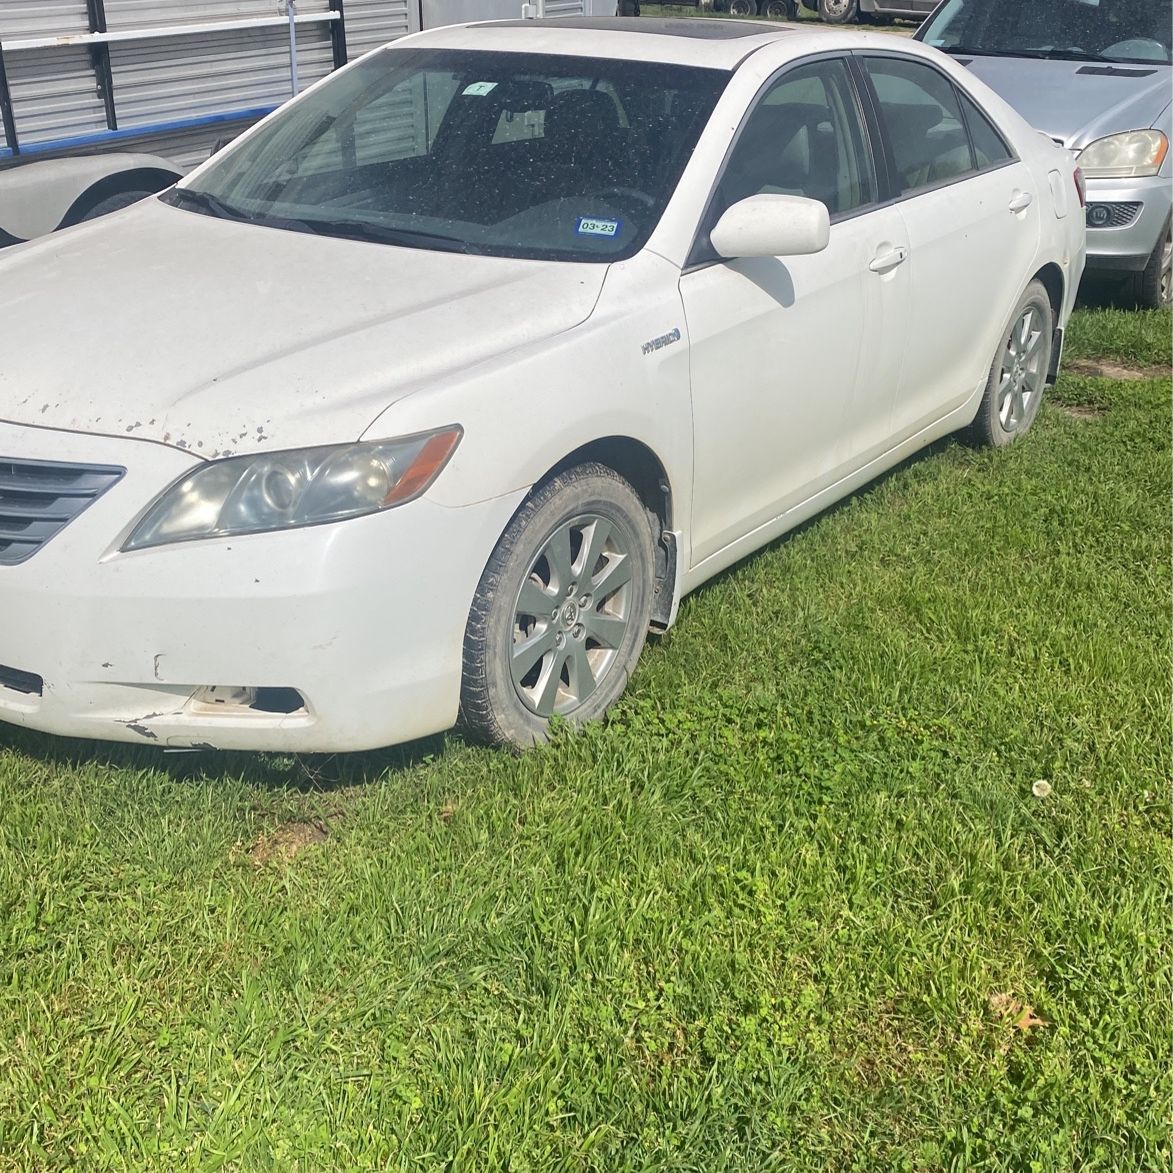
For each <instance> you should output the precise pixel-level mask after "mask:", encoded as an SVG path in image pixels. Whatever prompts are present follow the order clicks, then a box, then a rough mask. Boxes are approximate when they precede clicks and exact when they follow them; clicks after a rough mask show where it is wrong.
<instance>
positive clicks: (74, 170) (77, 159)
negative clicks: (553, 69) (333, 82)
mask: <svg viewBox="0 0 1173 1173" xmlns="http://www.w3.org/2000/svg"><path fill="white" fill-rule="evenodd" d="M535 8H540V9H542V10H544V15H546V16H561V15H566V16H571V15H583V14H586V15H611V14H613V13H614V12H615V3H614V0H545V2H544V3H541V0H539V4H538V5H536V6H530V12H531V13H533V14H536V12H535V11H534V9H535ZM521 11H522V4H521V0H0V247H3V246H4V245H7V244H15V243H19V242H21V241H24V240H28V239H31V238H32V237H34V236H41V235H44V234H45V233H47V232H52V231H54V230H56V229H58V228H64V227H68V226H69V225H71V224H77V223H79V222H81V221H83V220H89V219H93V218H94V217H95V216H100V215H103V214H105V213H106V212H110V211H113V210H115V209H116V208H119V207H124V206H126V205H127V204H129V203H133V202H134V201H135V200H138V199H142V198H143V197H144V196H146V195H149V194H150V193H152V192H156V191H160V190H162V189H163V188H165V187H167V186H169V185H170V184H172V183H174V182H175V181H176V180H177V179H178V178H180V177H181V176H182V175H183V174H184V173H185V172H186V171H187V170H189V169H190V168H191V167H193V166H194V165H195V164H196V163H198V162H200V161H202V160H203V159H205V158H207V156H208V153H209V151H210V150H212V149H213V148H214V146H215V144H216V143H217V142H218V141H220V140H221V139H225V138H230V137H232V136H233V135H236V134H239V133H240V132H241V131H242V130H244V129H245V128H246V127H247V126H250V125H251V124H252V123H253V122H255V121H256V120H257V119H258V118H262V117H264V115H266V114H268V113H269V112H270V111H272V110H274V109H275V108H276V107H277V106H279V105H280V104H281V103H282V102H283V101H285V100H286V99H288V98H289V97H290V96H291V95H293V94H296V93H298V92H300V90H302V89H304V88H305V87H306V86H307V85H309V84H311V83H312V82H315V81H317V80H318V79H319V78H321V77H324V76H325V75H326V74H327V73H329V72H330V71H331V70H333V69H337V68H338V67H340V66H342V65H345V64H346V62H347V61H348V60H350V59H353V58H355V57H358V56H360V55H361V54H363V53H366V52H367V51H368V50H370V49H373V48H375V47H377V46H378V45H381V44H383V43H384V42H386V41H390V40H393V39H394V38H396V37H401V36H404V35H405V34H407V33H411V32H416V31H418V30H420V29H425V28H435V27H437V26H439V25H444V24H454V23H458V22H461V21H468V20H494V19H501V18H509V17H516V16H518V15H519V14H520V13H521Z"/></svg>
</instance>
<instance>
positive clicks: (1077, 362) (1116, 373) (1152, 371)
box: [1064, 358, 1170, 383]
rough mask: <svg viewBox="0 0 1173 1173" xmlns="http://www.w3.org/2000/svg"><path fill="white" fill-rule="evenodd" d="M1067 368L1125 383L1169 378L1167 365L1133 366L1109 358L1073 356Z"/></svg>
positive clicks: (1076, 372)
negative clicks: (1111, 360)
mask: <svg viewBox="0 0 1173 1173" xmlns="http://www.w3.org/2000/svg"><path fill="white" fill-rule="evenodd" d="M1064 365H1065V369H1066V370H1068V371H1070V372H1071V373H1072V374H1073V375H1088V376H1090V377H1091V378H1093V379H1116V380H1118V381H1121V382H1125V383H1140V382H1143V381H1145V380H1148V379H1167V378H1168V377H1169V374H1170V372H1169V369H1168V368H1167V367H1132V366H1125V365H1123V364H1122V363H1117V362H1110V361H1109V360H1107V359H1090V358H1073V359H1071V360H1070V361H1069V362H1067V363H1066V364H1064Z"/></svg>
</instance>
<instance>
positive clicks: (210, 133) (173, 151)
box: [132, 122, 249, 171]
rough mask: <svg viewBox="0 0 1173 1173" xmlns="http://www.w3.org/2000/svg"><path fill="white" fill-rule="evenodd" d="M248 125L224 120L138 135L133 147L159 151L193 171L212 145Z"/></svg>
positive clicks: (137, 149) (153, 153) (146, 150)
mask: <svg viewBox="0 0 1173 1173" xmlns="http://www.w3.org/2000/svg"><path fill="white" fill-rule="evenodd" d="M248 127H249V123H247V122H239V123H230V122H221V123H217V124H216V125H215V126H204V127H199V128H196V129H192V130H181V131H176V132H174V133H170V134H150V135H144V136H143V137H142V138H139V139H135V141H134V146H133V148H132V149H133V150H135V151H143V152H144V153H146V154H148V155H159V156H160V157H161V158H163V159H167V160H168V161H169V162H171V163H174V164H176V166H178V167H180V168H182V169H183V170H184V171H189V170H191V168H192V167H195V166H197V165H198V164H200V163H202V162H203V161H204V160H205V159H206V158H207V157H208V156H209V155H210V154H211V153H212V147H213V146H215V144H216V143H217V142H219V141H220V139H223V138H232V137H234V136H235V135H238V134H240V133H241V132H242V131H245V130H247V129H248Z"/></svg>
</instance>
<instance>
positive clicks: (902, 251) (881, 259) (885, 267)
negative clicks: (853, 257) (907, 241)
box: [868, 247, 908, 273]
mask: <svg viewBox="0 0 1173 1173" xmlns="http://www.w3.org/2000/svg"><path fill="white" fill-rule="evenodd" d="M907 259H908V249H906V248H903V247H901V248H894V249H890V250H889V251H888V252H886V253H881V254H880V255H879V256H878V257H876V259H875V260H874V261H872V263H871V264H870V265H868V268H869V269H871V271H872V272H873V273H890V272H891V271H892V270H893V269H895V268H896V266H897V265H903V264H904V262H905V261H906V260H907Z"/></svg>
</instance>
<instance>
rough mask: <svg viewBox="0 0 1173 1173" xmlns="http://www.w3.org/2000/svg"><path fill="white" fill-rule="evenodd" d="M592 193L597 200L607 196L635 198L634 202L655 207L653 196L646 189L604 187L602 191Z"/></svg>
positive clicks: (646, 206) (647, 206)
mask: <svg viewBox="0 0 1173 1173" xmlns="http://www.w3.org/2000/svg"><path fill="white" fill-rule="evenodd" d="M593 194H594V196H595V198H596V199H599V200H605V199H606V198H607V197H608V196H617V197H618V198H619V199H629V200H635V201H636V203H640V204H643V206H644V207H645V208H652V207H655V204H656V197H655V196H650V195H648V193H647V192H646V191H640V190H639V188H636V187H605V188H603V190H602V191H596V192H594V193H593Z"/></svg>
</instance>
